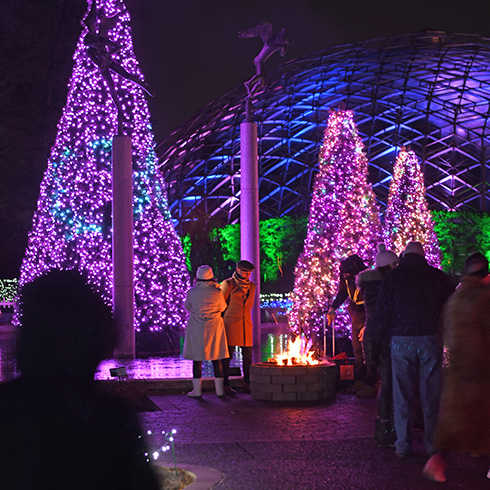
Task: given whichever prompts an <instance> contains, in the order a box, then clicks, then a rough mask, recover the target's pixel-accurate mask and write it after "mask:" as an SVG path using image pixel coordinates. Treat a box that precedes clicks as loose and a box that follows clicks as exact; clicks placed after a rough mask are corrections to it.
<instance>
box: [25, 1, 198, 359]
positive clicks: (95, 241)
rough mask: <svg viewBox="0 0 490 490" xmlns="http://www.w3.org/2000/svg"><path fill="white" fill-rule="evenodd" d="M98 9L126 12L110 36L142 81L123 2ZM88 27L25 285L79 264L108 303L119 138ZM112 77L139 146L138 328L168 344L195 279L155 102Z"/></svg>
mask: <svg viewBox="0 0 490 490" xmlns="http://www.w3.org/2000/svg"><path fill="white" fill-rule="evenodd" d="M88 4H89V7H90V5H91V1H90V0H89V1H88ZM97 7H98V8H99V9H100V8H102V9H104V12H105V15H106V16H107V17H110V16H112V15H114V14H116V13H117V12H123V11H124V13H123V14H121V15H120V16H119V19H118V22H117V24H116V25H115V26H114V27H113V29H112V30H110V31H109V38H110V39H111V40H112V41H113V42H115V43H116V44H117V45H119V46H120V47H121V49H120V50H119V51H117V52H115V53H114V54H113V55H112V59H113V61H115V62H116V63H119V64H120V65H121V66H123V67H124V69H125V70H126V71H127V72H128V73H130V74H131V75H133V76H136V77H137V78H138V79H139V80H143V74H142V73H141V70H140V68H139V65H138V62H137V60H136V58H135V55H134V52H133V46H132V38H131V28H130V25H129V22H130V16H129V12H128V11H127V10H125V6H124V3H123V2H122V1H120V0H105V1H103V0H97ZM86 33H87V29H86V28H84V30H83V31H82V34H81V36H80V38H79V41H78V44H77V48H76V51H75V55H74V58H73V59H74V68H73V74H72V77H71V80H70V82H69V90H68V97H67V103H66V105H65V107H64V110H63V114H62V117H61V119H60V121H59V123H58V133H57V137H56V141H55V144H54V146H53V147H52V149H51V155H50V158H49V160H48V166H47V170H46V172H45V175H44V178H43V181H42V183H41V189H40V195H39V199H38V204H37V211H36V213H35V215H34V220H33V227H32V231H31V232H30V234H29V241H28V246H27V250H26V253H25V257H24V260H23V263H22V267H21V274H20V285H21V286H22V285H23V284H26V283H28V282H30V281H32V280H33V279H34V278H35V277H37V276H39V275H40V274H43V273H44V272H46V271H48V270H50V269H52V268H63V269H72V268H76V269H78V270H81V271H85V272H86V273H87V274H88V277H89V282H90V283H91V284H93V285H94V287H95V288H96V289H97V291H99V292H100V294H101V295H102V296H103V298H104V299H105V301H106V302H107V303H108V304H110V303H111V301H112V293H111V291H112V258H111V234H112V230H111V199H112V196H111V187H112V177H111V142H112V137H113V136H114V135H116V133H117V111H116V107H115V105H114V103H113V101H112V99H111V97H110V94H109V90H108V87H107V85H106V82H105V81H104V80H103V78H102V76H101V74H100V71H99V69H98V68H97V67H96V66H95V64H94V63H93V62H92V60H91V59H90V58H89V57H88V55H87V46H86V45H85V44H84V37H85V34H86ZM112 77H113V79H114V85H115V88H116V92H117V95H118V99H119V100H120V102H121V105H122V108H123V114H124V125H123V127H124V133H125V134H127V135H130V136H131V138H132V146H133V195H134V197H133V209H134V262H135V264H134V266H135V267H134V269H135V277H134V279H135V329H136V331H137V332H141V336H140V337H141V339H144V337H147V336H148V335H149V333H150V332H152V333H157V334H158V333H161V334H162V335H160V338H161V339H164V343H167V344H168V343H170V344H176V345H177V346H178V328H179V327H180V326H181V325H183V324H185V318H186V312H185V310H184V308H183V301H184V298H185V294H186V291H187V289H188V288H189V276H188V272H187V269H186V267H185V258H184V254H183V252H182V247H181V244H180V240H179V238H178V236H177V235H176V233H175V231H174V228H173V225H172V222H171V217H170V213H169V211H168V202H167V194H166V188H165V183H164V182H163V181H162V178H161V176H160V174H159V173H158V172H157V170H156V155H155V150H154V148H155V143H154V138H153V133H152V129H151V124H150V115H149V110H148V105H147V102H146V100H145V97H144V92H143V90H142V89H141V88H140V87H139V86H138V85H137V84H135V83H134V82H132V81H129V80H127V79H125V78H122V77H121V76H119V75H117V74H116V73H112ZM137 339H138V337H137ZM146 340H148V339H146ZM157 342H158V341H157ZM176 345H173V348H175V347H176ZM158 347H160V348H163V349H165V348H168V347H169V346H168V345H167V346H166V347H165V346H163V345H156V346H155V349H156V350H158Z"/></svg>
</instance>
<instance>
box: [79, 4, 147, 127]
mask: <svg viewBox="0 0 490 490" xmlns="http://www.w3.org/2000/svg"><path fill="white" fill-rule="evenodd" d="M125 12H126V10H125V9H124V10H121V11H120V12H118V13H116V14H114V15H113V16H111V17H107V16H106V15H105V13H104V12H103V10H102V9H97V7H96V2H95V0H94V1H93V2H92V5H91V7H90V11H89V12H88V14H87V15H86V17H85V18H84V19H83V20H82V22H81V23H82V25H83V26H85V27H86V28H87V30H88V32H87V34H86V35H85V38H84V43H85V45H86V46H88V50H87V54H88V56H89V58H90V59H91V60H92V61H93V62H94V63H95V65H96V66H97V67H98V68H99V70H100V73H101V75H102V78H103V79H104V80H105V82H106V84H107V87H108V88H109V92H110V94H111V97H112V100H113V101H114V104H116V107H117V110H118V120H119V118H120V116H121V109H122V108H121V104H120V102H119V99H118V96H117V93H116V88H115V86H114V80H113V78H112V74H111V71H113V72H115V73H117V74H118V75H120V76H122V77H123V78H125V79H127V80H131V81H132V82H134V83H136V84H137V85H138V86H140V87H141V88H142V89H143V90H145V92H146V93H147V94H148V95H150V96H151V97H153V92H152V91H151V89H150V88H149V87H148V85H147V84H146V83H145V82H144V81H143V80H140V79H139V78H137V77H136V76H134V75H131V73H128V72H127V71H126V70H125V69H124V68H123V67H122V66H121V65H120V64H118V63H117V62H116V61H114V60H113V58H112V56H113V55H114V54H115V53H118V52H119V51H120V50H121V46H120V45H119V44H117V43H115V42H114V41H112V40H111V39H109V36H108V34H109V32H110V31H111V29H113V28H114V26H115V25H116V24H117V22H118V21H119V17H120V16H121V15H122V14H124V13H125Z"/></svg>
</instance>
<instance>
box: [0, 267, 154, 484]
mask: <svg viewBox="0 0 490 490" xmlns="http://www.w3.org/2000/svg"><path fill="white" fill-rule="evenodd" d="M21 305H22V328H21V332H20V337H19V342H18V344H17V362H18V366H19V368H20V370H21V371H22V375H21V376H20V377H19V378H17V379H14V380H13V381H9V382H8V383H1V384H0V434H1V439H2V443H1V444H0V487H1V488H2V489H24V490H40V489H49V490H66V489H70V490H88V489H91V490H139V489H142V488H144V489H148V490H157V489H159V488H160V485H159V483H158V480H157V476H156V474H155V473H154V471H153V469H152V467H151V466H150V465H149V464H148V463H147V457H146V455H145V453H147V452H148V448H146V447H145V445H144V443H143V438H142V434H143V430H142V427H141V426H140V423H139V421H138V417H137V414H136V413H135V412H134V410H133V408H132V407H131V406H130V405H128V403H127V402H126V401H125V400H123V399H120V398H119V397H116V396H113V395H111V394H109V393H108V392H107V391H105V390H103V389H102V387H101V386H100V385H99V384H98V383H96V382H95V381H94V372H95V369H96V368H97V365H98V364H99V362H100V361H101V360H102V359H103V358H106V357H107V356H110V355H111V354H112V349H113V348H114V345H115V342H116V330H115V325H114V322H113V320H112V317H111V310H110V308H109V307H108V306H107V305H106V304H105V303H104V301H103V300H102V298H101V297H100V296H99V295H98V294H96V293H95V292H94V291H92V289H91V288H90V287H89V286H87V285H86V283H85V279H84V278H83V277H82V276H80V275H79V274H78V273H77V272H75V271H61V270H53V271H51V272H49V273H48V274H46V275H45V276H40V277H38V278H37V279H35V280H34V281H33V282H31V283H28V284H26V285H25V286H24V287H23V288H22V291H21Z"/></svg>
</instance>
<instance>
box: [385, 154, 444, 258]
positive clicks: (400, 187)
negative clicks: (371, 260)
mask: <svg viewBox="0 0 490 490" xmlns="http://www.w3.org/2000/svg"><path fill="white" fill-rule="evenodd" d="M383 237H384V242H385V245H386V247H387V248H388V249H389V250H393V252H395V253H396V254H400V253H401V252H403V250H405V246H406V245H407V243H408V242H410V241H418V242H420V243H422V245H423V246H424V250H425V256H426V258H427V262H428V263H429V264H430V265H432V266H434V267H440V266H441V252H440V249H439V243H438V241H437V235H436V234H435V232H434V222H433V220H432V215H431V214H430V212H429V206H428V204H427V199H426V198H425V185H424V174H423V173H422V170H421V168H420V164H419V161H418V159H417V156H416V155H415V153H414V152H413V151H412V150H407V149H406V148H405V147H402V148H401V150H400V153H399V154H398V156H397V159H396V161H395V165H394V167H393V179H392V180H391V184H390V192H389V195H388V207H387V209H386V214H385V223H384V227H383Z"/></svg>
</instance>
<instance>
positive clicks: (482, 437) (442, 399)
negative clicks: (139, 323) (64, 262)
mask: <svg viewBox="0 0 490 490" xmlns="http://www.w3.org/2000/svg"><path fill="white" fill-rule="evenodd" d="M374 266H375V267H374V268H368V267H366V265H365V264H364V263H363V261H362V260H361V258H360V257H359V256H357V255H351V256H349V257H347V258H346V259H345V260H343V261H342V262H341V264H340V279H339V286H338V294H337V295H336V297H335V299H334V300H333V303H332V306H331V308H330V309H329V311H328V320H329V322H332V321H334V320H335V316H336V310H337V308H339V307H340V305H341V304H342V303H344V302H345V301H348V306H347V311H348V312H349V314H350V317H351V320H352V347H353V353H354V357H355V366H354V376H355V379H354V382H353V384H352V386H351V387H350V389H349V391H350V393H355V394H356V395H357V396H359V397H361V398H367V397H375V396H377V417H376V420H375V423H374V440H375V442H376V444H378V445H379V446H381V447H394V448H395V452H396V455H397V456H398V457H399V458H408V457H410V456H411V455H412V454H413V447H412V429H413V423H414V420H416V417H415V412H416V409H417V408H418V407H419V406H420V413H421V416H422V427H423V446H424V450H425V453H426V454H427V455H428V460H427V463H426V465H425V467H424V468H423V470H422V473H423V475H424V476H425V477H426V478H427V479H429V480H431V481H436V482H444V481H446V474H445V465H446V462H447V454H448V453H449V452H463V453H468V454H471V455H473V456H482V455H489V454H490V418H489V414H490V355H489V352H490V275H489V263H488V260H487V259H486V258H485V256H484V255H482V254H480V253H475V254H473V255H471V256H470V257H468V259H467V260H466V262H465V266H464V273H463V276H462V277H461V281H460V283H459V284H458V285H457V287H454V285H453V283H452V282H451V280H450V278H449V277H448V276H447V275H446V274H445V273H444V272H442V271H441V270H439V269H437V268H435V267H432V266H430V265H429V264H428V263H427V261H426V258H425V253H424V248H423V246H422V244H421V243H419V242H410V243H408V244H407V246H406V248H405V250H404V252H403V253H402V254H401V256H400V257H398V256H397V255H396V254H395V253H394V252H392V251H389V250H386V248H385V247H384V246H383V245H380V246H379V247H378V254H377V255H376V258H375V264H374ZM254 269H255V267H254V265H253V264H252V263H250V262H249V261H247V260H240V261H239V262H238V263H237V264H236V270H235V271H234V273H233V275H232V277H230V278H228V279H226V280H224V281H223V282H222V283H221V284H219V283H218V281H217V280H216V279H215V277H214V274H213V270H212V268H211V267H210V266H208V265H201V266H200V267H199V268H198V269H197V273H196V277H195V281H194V286H193V287H192V288H191V289H190V290H189V291H188V293H187V297H186V300H185V308H186V309H187V310H188V311H189V319H188V323H187V327H186V333H185V342H184V358H186V359H191V360H192V361H193V378H192V385H193V388H192V390H191V391H190V392H189V393H188V396H189V397H191V398H201V396H202V380H201V376H202V361H212V365H213V370H214V380H215V389H216V395H217V396H218V397H224V396H225V395H234V394H235V390H234V389H233V388H232V387H231V386H230V382H229V374H230V360H231V357H232V356H233V355H234V353H235V352H238V349H240V350H241V354H242V359H243V364H242V368H243V381H244V383H243V387H244V388H243V389H244V391H245V392H247V393H250V366H251V363H252V346H253V335H252V330H253V326H252V319H251V311H252V307H253V303H254V299H255V293H256V286H255V284H254V283H253V282H252V281H251V280H250V275H251V273H252V271H253V270H254ZM22 302H23V305H22V308H23V329H22V335H21V337H20V340H19V345H18V363H19V367H20V368H21V371H22V376H21V377H20V378H19V379H16V380H14V381H13V382H10V383H7V384H5V385H3V386H1V387H0V388H1V389H0V402H1V403H0V422H1V423H0V427H1V430H0V432H1V433H2V437H3V438H4V440H5V441H8V444H4V445H2V448H3V450H2V449H0V466H1V468H2V471H1V473H2V478H3V479H4V481H7V482H9V484H10V483H11V486H9V484H8V485H7V486H8V487H9V488H34V486H35V485H34V486H33V483H34V482H38V481H43V482H46V484H47V485H48V483H49V485H48V486H49V487H50V488H66V485H65V483H66V482H68V481H69V480H70V478H71V476H70V475H71V474H73V473H72V472H75V468H73V464H72V463H73V461H77V464H78V463H79V462H80V461H85V459H86V455H87V454H90V455H94V456H93V457H91V459H90V461H89V460H87V465H89V466H90V471H87V472H85V473H84V472H83V471H80V468H77V469H76V472H77V474H78V475H81V476H80V477H79V483H80V485H79V486H77V487H76V488H82V487H83V488H137V483H136V482H139V483H140V482H141V481H144V482H145V485H146V486H145V488H156V479H155V476H154V475H153V473H152V471H151V470H150V469H149V467H148V466H147V465H146V462H145V456H144V451H145V448H144V447H143V445H142V442H141V440H140V439H139V437H138V434H140V433H141V428H140V427H139V425H138V421H137V420H136V417H135V416H134V414H133V413H132V411H131V409H130V408H128V407H127V406H126V405H125V404H124V403H123V402H121V401H120V400H119V399H114V398H112V397H110V396H108V395H107V394H105V393H102V392H100V391H99V390H98V389H97V388H96V387H95V385H94V384H93V373H94V371H95V369H96V367H97V365H98V363H99V362H100V361H101V360H102V359H103V358H104V357H106V356H107V355H108V354H109V353H110V352H111V350H112V348H113V347H114V342H115V340H114V339H115V329H114V323H113V320H112V318H111V313H110V310H109V309H108V307H107V306H106V305H105V304H103V302H102V301H101V300H100V298H99V297H98V296H97V294H96V293H94V292H93V291H92V290H91V289H90V288H89V287H88V286H87V285H86V282H85V280H84V279H83V278H82V277H80V276H79V275H77V274H76V273H75V272H74V271H52V272H51V273H49V274H48V275H46V276H43V277H40V278H38V279H36V280H35V281H34V282H33V283H31V284H28V285H26V286H25V287H24V289H23V291H22ZM67 326H69V328H67ZM444 346H446V348H447V350H448V353H449V363H448V365H447V366H445V367H443V358H444V355H443V351H444ZM60 366H64V369H60ZM33 394H34V396H36V397H37V403H38V405H37V406H36V410H32V409H31V406H30V405H29V404H26V403H25V400H26V399H28V398H29V397H32V396H33ZM415 402H417V403H419V405H418V404H417V403H415ZM60 426H61V427H62V430H61V431H60V430H59V429H60ZM75 439H76V443H75ZM38 446H39V447H38ZM41 446H42V448H41ZM26 447H30V448H31V449H32V451H34V453H35V454H36V455H37V456H36V457H34V458H29V459H25V458H23V457H22V452H23V451H24V449H25V448H26ZM7 448H8V449H7ZM75 448H76V450H77V451H78V453H77V454H79V458H72V457H67V458H65V459H66V461H65V459H63V455H64V454H68V453H70V452H73V451H74V450H75ZM65 449H66V451H65ZM111 455H112V456H111ZM60 458H61V459H60ZM55 461H56V464H54V463H55ZM101 461H104V464H99V462H101ZM87 468H88V466H87ZM487 477H488V478H490V470H489V473H488V475H487ZM96 481H97V482H104V485H103V486H102V487H101V486H97V485H96V484H95V482H96ZM97 484H98V483H97ZM46 488H47V487H46ZM70 488H72V486H70Z"/></svg>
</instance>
